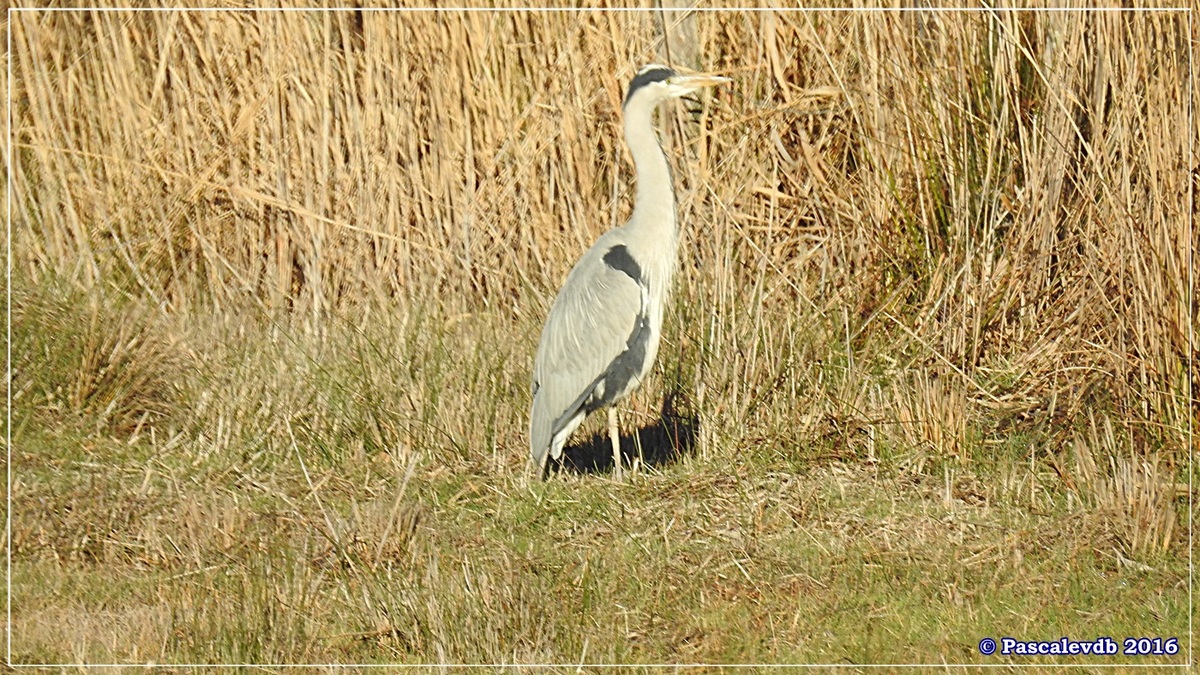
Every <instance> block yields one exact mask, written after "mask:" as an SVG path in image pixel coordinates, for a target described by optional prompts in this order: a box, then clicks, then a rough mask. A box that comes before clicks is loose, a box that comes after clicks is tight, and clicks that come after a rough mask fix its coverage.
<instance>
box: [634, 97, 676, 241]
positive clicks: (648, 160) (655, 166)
mask: <svg viewBox="0 0 1200 675" xmlns="http://www.w3.org/2000/svg"><path fill="white" fill-rule="evenodd" d="M637 103H638V102H635V103H634V104H632V105H630V106H627V107H626V109H625V143H626V145H628V146H629V152H630V153H631V154H632V155H633V164H634V167H635V168H636V169H637V196H636V197H634V201H633V211H634V214H636V217H635V218H632V219H631V221H630V227H636V228H637V229H638V230H645V234H647V235H650V236H653V237H655V238H659V237H661V238H662V239H661V240H662V241H672V242H673V240H674V238H675V237H676V223H675V186H674V183H673V182H672V177H671V167H670V166H669V165H668V164H667V156H666V155H665V154H664V153H663V151H662V146H660V145H659V144H658V136H657V135H656V134H655V133H654V123H653V115H654V108H655V107H657V106H656V105H638V104H637ZM673 253H674V250H673V249H672V254H673Z"/></svg>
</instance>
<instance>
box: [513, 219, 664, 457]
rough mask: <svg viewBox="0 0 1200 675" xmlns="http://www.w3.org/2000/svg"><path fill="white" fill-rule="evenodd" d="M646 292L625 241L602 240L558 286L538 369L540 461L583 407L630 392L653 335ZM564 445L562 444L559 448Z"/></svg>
mask: <svg viewBox="0 0 1200 675" xmlns="http://www.w3.org/2000/svg"><path fill="white" fill-rule="evenodd" d="M646 304H647V292H646V290H645V288H644V286H643V283H642V280H641V272H640V269H639V267H638V265H637V263H636V262H634V260H633V259H632V257H631V256H630V255H629V252H628V250H627V249H626V248H625V247H624V246H623V245H620V244H618V245H615V246H604V245H601V244H600V243H599V242H598V245H597V246H596V248H595V249H594V250H592V251H589V252H588V254H586V255H585V256H584V257H583V259H581V260H580V261H579V264H578V265H577V266H576V268H575V269H574V270H572V271H571V274H570V275H568V277H567V281H566V283H564V284H563V287H562V290H560V291H559V294H558V297H557V298H556V299H555V301H554V306H553V307H552V308H551V310H550V315H549V316H548V317H547V319H546V327H545V328H544V329H543V331H542V339H541V343H540V344H539V345H538V352H537V358H536V359H535V361H534V369H533V386H534V396H533V410H532V412H531V415H530V457H531V459H532V460H533V461H534V463H535V464H536V465H541V464H542V462H543V461H544V459H545V456H546V454H547V453H548V452H550V451H551V450H552V448H551V445H552V442H553V439H554V437H555V436H556V435H557V434H559V432H561V431H562V430H563V429H564V428H566V427H567V426H568V425H569V424H572V423H574V424H578V422H579V420H580V419H581V415H580V413H582V414H587V413H588V412H591V411H592V410H593V409H595V408H597V407H599V406H601V405H606V404H609V403H611V402H613V400H615V398H616V397H619V396H621V395H623V394H624V393H626V392H627V391H628V390H629V389H630V388H631V386H632V385H633V384H635V382H633V380H634V379H635V378H637V377H638V376H640V375H641V371H642V367H643V365H644V363H645V358H646V346H647V343H648V341H649V328H648V325H649V319H648V318H647V310H646ZM555 449H556V450H561V448H555Z"/></svg>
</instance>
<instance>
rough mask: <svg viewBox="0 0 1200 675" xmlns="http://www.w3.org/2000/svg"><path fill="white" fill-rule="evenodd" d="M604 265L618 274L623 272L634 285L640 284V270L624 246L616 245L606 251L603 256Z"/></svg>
mask: <svg viewBox="0 0 1200 675" xmlns="http://www.w3.org/2000/svg"><path fill="white" fill-rule="evenodd" d="M604 264H605V265H608V266H609V267H611V268H613V269H614V270H617V271H618V272H624V273H625V274H626V276H628V277H629V278H630V279H633V281H634V283H638V284H640V283H642V268H641V267H640V266H639V265H638V264H637V261H636V260H634V259H633V256H631V255H629V249H628V248H625V245H624V244H617V245H616V246H614V247H612V248H610V249H608V252H607V253H605V254H604Z"/></svg>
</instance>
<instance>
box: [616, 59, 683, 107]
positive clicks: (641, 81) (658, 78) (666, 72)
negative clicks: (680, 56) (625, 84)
mask: <svg viewBox="0 0 1200 675" xmlns="http://www.w3.org/2000/svg"><path fill="white" fill-rule="evenodd" d="M674 76H675V71H673V70H671V69H670V68H667V67H666V66H658V67H651V68H643V69H642V72H640V73H638V74H637V75H635V76H634V78H633V80H631V81H630V82H629V91H627V92H625V103H629V97H631V96H633V92H635V91H637V90H638V89H641V88H642V87H644V86H646V85H648V84H650V83H651V82H662V81H663V80H665V79H667V78H668V77H674ZM625 103H622V104H621V105H625Z"/></svg>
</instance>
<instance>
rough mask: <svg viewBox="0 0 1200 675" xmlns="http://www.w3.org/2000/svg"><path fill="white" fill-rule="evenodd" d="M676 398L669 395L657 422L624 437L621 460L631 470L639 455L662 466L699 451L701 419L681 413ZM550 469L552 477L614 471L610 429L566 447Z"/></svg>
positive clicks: (653, 464)
mask: <svg viewBox="0 0 1200 675" xmlns="http://www.w3.org/2000/svg"><path fill="white" fill-rule="evenodd" d="M676 398H677V396H676V394H675V393H668V394H667V395H666V396H665V397H664V398H663V405H662V410H661V412H660V414H659V418H658V422H657V423H655V424H652V425H650V426H648V427H644V428H641V429H638V430H637V431H636V432H634V433H631V434H621V458H622V462H623V464H624V465H625V466H626V467H627V468H628V467H630V466H632V464H633V460H634V459H636V458H637V457H639V456H640V457H641V458H642V462H643V463H644V464H645V465H646V466H651V467H659V466H664V465H667V464H673V463H674V462H677V461H679V458H680V457H683V456H684V455H690V454H692V453H693V452H694V451H695V448H696V438H697V436H698V435H699V433H700V418H699V417H697V416H696V415H692V414H684V413H681V412H680V411H679V410H678V408H676V406H675V400H676ZM596 414H598V415H607V413H606V412H603V411H597V413H596ZM639 439H640V441H641V442H640V445H639ZM548 469H549V472H550V473H551V474H554V473H558V472H560V471H561V472H566V473H574V474H596V473H607V472H611V471H612V470H613V457H612V441H610V440H609V438H608V430H607V427H606V428H605V429H604V430H603V431H600V432H598V433H595V434H592V436H591V437H590V438H588V439H587V440H584V441H581V442H578V443H575V444H573V445H569V446H567V447H566V448H564V449H563V456H562V458H561V459H560V460H558V461H554V460H550V465H549V467H548Z"/></svg>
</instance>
